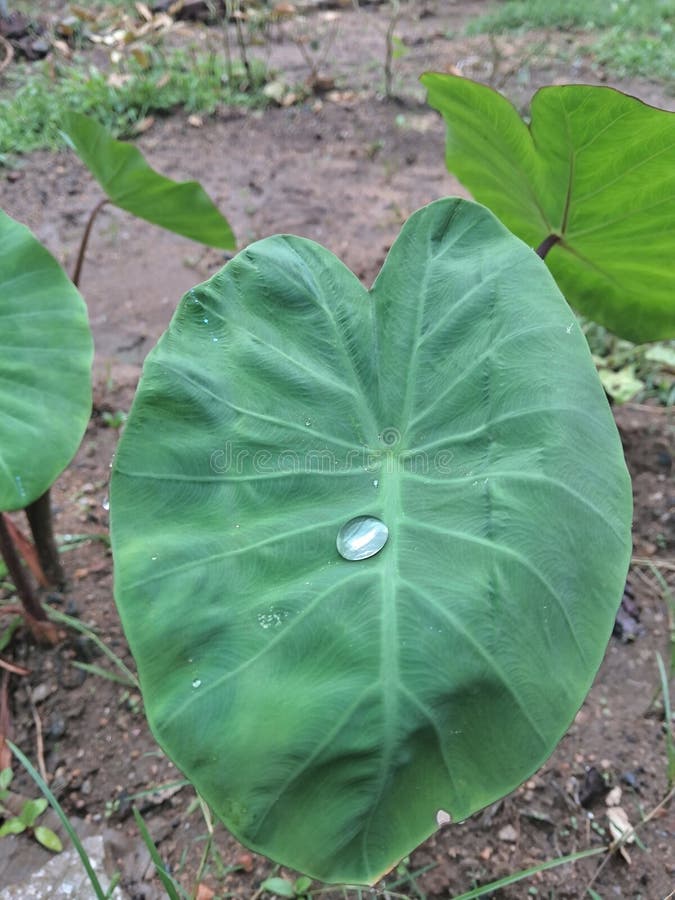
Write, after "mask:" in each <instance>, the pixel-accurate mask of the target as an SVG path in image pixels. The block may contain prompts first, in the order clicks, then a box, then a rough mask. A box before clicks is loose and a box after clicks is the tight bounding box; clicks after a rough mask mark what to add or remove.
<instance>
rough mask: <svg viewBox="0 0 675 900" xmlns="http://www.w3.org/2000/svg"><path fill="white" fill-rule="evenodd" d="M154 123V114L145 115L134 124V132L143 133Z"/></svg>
mask: <svg viewBox="0 0 675 900" xmlns="http://www.w3.org/2000/svg"><path fill="white" fill-rule="evenodd" d="M154 124H155V117H154V116H146V117H145V118H144V119H141V120H140V121H139V122H136V124H135V125H134V134H145V132H146V131H149V130H150V129H151V128H152V126H153V125H154Z"/></svg>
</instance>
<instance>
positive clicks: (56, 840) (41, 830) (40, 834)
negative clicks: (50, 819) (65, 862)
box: [33, 825, 63, 853]
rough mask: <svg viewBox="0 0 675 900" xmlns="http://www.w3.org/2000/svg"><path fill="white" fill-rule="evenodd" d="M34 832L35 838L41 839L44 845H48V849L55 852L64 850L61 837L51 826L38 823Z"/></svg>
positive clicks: (40, 841)
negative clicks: (46, 826) (47, 826)
mask: <svg viewBox="0 0 675 900" xmlns="http://www.w3.org/2000/svg"><path fill="white" fill-rule="evenodd" d="M33 834H34V835H35V839H36V840H37V841H39V843H41V844H42V846H43V847H46V848H47V850H51V851H52V852H53V853H60V852H61V851H62V850H63V844H62V843H61V838H60V837H59V836H58V834H56V832H54V831H52V830H51V828H45V826H44V825H38V826H37V828H35V829H34V831H33Z"/></svg>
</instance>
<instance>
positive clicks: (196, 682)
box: [192, 678, 202, 688]
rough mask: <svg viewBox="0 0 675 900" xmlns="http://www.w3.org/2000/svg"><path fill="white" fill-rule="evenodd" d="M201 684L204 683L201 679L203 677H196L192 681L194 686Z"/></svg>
mask: <svg viewBox="0 0 675 900" xmlns="http://www.w3.org/2000/svg"><path fill="white" fill-rule="evenodd" d="M201 685H202V680H201V678H195V680H194V681H193V682H192V687H193V688H198V687H201Z"/></svg>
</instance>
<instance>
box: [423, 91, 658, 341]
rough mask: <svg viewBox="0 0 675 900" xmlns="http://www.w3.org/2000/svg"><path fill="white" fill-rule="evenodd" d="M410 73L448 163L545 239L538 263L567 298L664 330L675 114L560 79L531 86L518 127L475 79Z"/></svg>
mask: <svg viewBox="0 0 675 900" xmlns="http://www.w3.org/2000/svg"><path fill="white" fill-rule="evenodd" d="M422 83H423V84H424V86H425V87H426V88H427V90H428V92H429V94H428V99H429V103H430V104H431V106H433V107H434V108H435V109H437V110H439V111H440V112H441V113H442V114H443V117H444V118H445V121H446V124H447V144H446V162H447V166H448V169H449V170H450V171H451V172H453V173H455V174H456V175H457V177H458V178H459V179H460V181H461V182H462V183H463V184H464V185H465V186H466V187H467V188H468V189H469V190H470V191H471V193H472V194H473V195H474V197H475V198H476V199H477V200H479V201H480V202H481V203H485V204H486V205H487V206H489V207H490V209H492V210H493V212H495V213H496V214H497V215H498V216H499V218H500V219H501V220H502V222H504V224H505V225H507V226H508V227H509V228H510V229H511V231H513V232H514V234H517V235H518V236H519V237H520V238H522V239H523V240H524V241H526V242H527V243H528V244H530V245H532V246H533V247H538V246H540V245H541V244H543V243H544V241H546V239H547V238H549V239H550V241H553V240H555V241H556V243H555V244H554V245H553V246H552V247H551V248H550V249H549V251H548V253H547V255H546V263H547V264H548V266H549V268H550V269H551V272H552V273H553V275H554V277H555V279H556V281H557V282H558V286H559V287H560V289H561V290H562V292H563V294H564V295H565V297H566V298H567V299H568V301H569V302H570V303H571V304H572V306H574V307H575V308H576V309H578V310H579V312H580V313H583V315H585V316H587V317H589V318H591V319H593V320H594V321H596V322H600V323H601V324H603V325H606V326H607V327H608V328H610V329H611V330H612V331H615V332H616V333H617V334H619V335H621V336H623V337H625V338H628V339H629V340H632V341H653V340H659V339H661V338H670V337H675V267H674V266H673V246H674V245H673V233H674V232H675V114H673V113H671V112H668V111H666V110H663V109H656V108H654V107H652V106H647V104H645V103H642V102H641V101H639V100H636V99H635V97H630V96H628V95H626V94H622V93H621V92H620V91H616V90H614V89H612V88H608V87H594V86H590V85H562V86H560V87H546V88H542V89H541V90H540V91H537V93H536V94H535V95H534V97H533V99H532V106H531V124H530V126H529V127H528V126H527V125H526V124H525V123H524V122H523V120H522V119H521V118H520V116H519V115H518V112H517V110H516V109H515V108H514V107H513V106H512V105H511V103H509V101H508V100H507V99H506V98H505V97H503V96H502V95H501V94H498V93H497V92H496V91H494V90H492V88H489V87H486V86H485V85H483V84H478V83H476V82H474V81H469V80H468V79H466V78H460V77H458V76H455V75H440V74H436V73H430V74H427V75H424V76H422ZM550 241H549V243H550Z"/></svg>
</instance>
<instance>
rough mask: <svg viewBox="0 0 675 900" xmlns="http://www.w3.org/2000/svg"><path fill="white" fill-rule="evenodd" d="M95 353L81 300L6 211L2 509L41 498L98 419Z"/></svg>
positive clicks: (0, 287) (1, 279)
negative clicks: (93, 401) (95, 414)
mask: <svg viewBox="0 0 675 900" xmlns="http://www.w3.org/2000/svg"><path fill="white" fill-rule="evenodd" d="M93 350H94V348H93V342H92V337H91V332H90V330H89V323H88V321H87V310H86V308H85V305H84V301H83V300H82V297H81V296H80V294H79V293H78V291H77V290H76V288H75V287H74V286H73V284H72V282H71V281H70V279H69V278H68V276H67V275H66V274H65V272H64V271H63V269H62V268H61V266H60V265H59V264H58V263H57V261H56V260H55V259H54V257H53V256H52V255H51V254H50V253H49V251H48V250H45V248H44V247H43V246H42V244H40V242H39V241H37V240H36V238H35V237H34V236H33V235H32V234H31V232H30V231H29V230H28V228H26V227H25V226H24V225H21V224H19V223H18V222H15V221H14V219H12V218H10V217H9V216H8V215H6V214H5V213H4V212H2V210H0V511H3V510H4V511H8V510H12V509H21V508H23V507H24V506H27V505H28V504H29V503H31V502H32V501H33V500H35V499H37V497H39V496H40V495H41V494H43V493H44V492H45V491H46V490H47V488H49V487H50V486H51V485H52V483H53V482H54V480H55V479H56V477H57V476H58V475H59V474H60V473H61V472H62V471H63V469H64V468H65V467H66V466H67V465H68V463H69V462H70V460H71V459H72V457H73V456H74V455H75V451H76V450H77V448H78V446H79V444H80V441H81V439H82V435H83V434H84V429H85V428H86V426H87V422H88V421H89V415H90V413H91V360H92V355H93Z"/></svg>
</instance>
